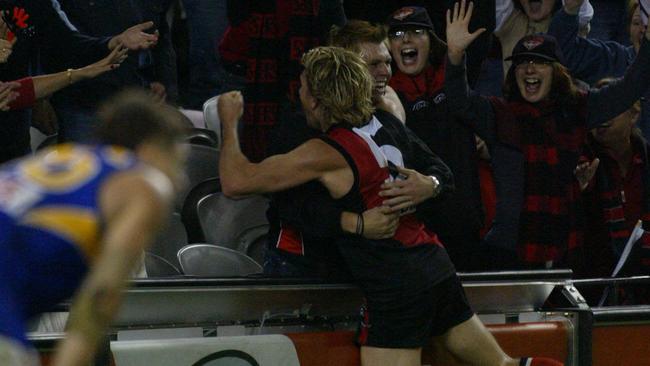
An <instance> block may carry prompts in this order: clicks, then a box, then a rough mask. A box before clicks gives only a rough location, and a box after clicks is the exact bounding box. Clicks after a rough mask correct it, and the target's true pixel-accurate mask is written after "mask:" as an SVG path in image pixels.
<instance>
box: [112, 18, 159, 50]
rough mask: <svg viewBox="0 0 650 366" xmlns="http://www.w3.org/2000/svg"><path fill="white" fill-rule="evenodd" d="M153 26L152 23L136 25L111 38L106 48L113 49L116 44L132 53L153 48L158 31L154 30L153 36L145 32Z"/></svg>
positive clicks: (156, 40)
mask: <svg viewBox="0 0 650 366" xmlns="http://www.w3.org/2000/svg"><path fill="white" fill-rule="evenodd" d="M153 26H154V23H153V22H144V23H140V24H136V25H134V26H133V27H131V28H129V29H127V30H125V31H124V32H122V33H120V34H119V35H117V36H115V37H113V38H111V40H110V42H109V43H108V48H110V49H113V48H114V47H115V46H117V45H118V44H122V45H124V47H126V48H128V49H129V50H132V51H137V50H144V49H149V48H151V47H154V46H155V45H156V44H157V43H158V36H159V34H158V31H157V30H156V31H155V32H154V34H149V33H146V32H145V31H146V30H147V29H150V28H151V27H153Z"/></svg>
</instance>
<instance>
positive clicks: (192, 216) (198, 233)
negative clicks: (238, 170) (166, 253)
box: [181, 178, 221, 243]
mask: <svg viewBox="0 0 650 366" xmlns="http://www.w3.org/2000/svg"><path fill="white" fill-rule="evenodd" d="M218 192H221V182H220V181H219V178H210V179H206V180H205V181H203V182H201V183H199V184H197V185H196V186H194V188H192V189H191V190H190V192H189V193H188V194H187V197H186V198H185V202H183V207H182V209H181V219H182V221H183V225H185V229H186V230H187V239H188V243H203V242H205V241H206V240H205V234H204V233H203V229H201V222H200V221H199V210H198V206H199V202H200V201H201V200H202V199H204V198H205V197H207V196H209V195H211V194H214V193H218Z"/></svg>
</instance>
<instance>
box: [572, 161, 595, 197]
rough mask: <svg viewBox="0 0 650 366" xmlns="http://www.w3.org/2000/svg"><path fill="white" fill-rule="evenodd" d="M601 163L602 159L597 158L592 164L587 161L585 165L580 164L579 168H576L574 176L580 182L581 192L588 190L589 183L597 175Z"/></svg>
mask: <svg viewBox="0 0 650 366" xmlns="http://www.w3.org/2000/svg"><path fill="white" fill-rule="evenodd" d="M599 163H600V159H598V158H595V159H594V160H592V161H591V163H590V162H588V161H585V162H584V163H580V164H578V166H576V168H575V170H574V171H573V174H574V175H575V176H576V179H577V180H578V184H580V190H581V191H584V190H585V189H587V186H588V185H589V182H590V181H591V179H592V178H593V177H594V175H595V174H596V170H598V164H599Z"/></svg>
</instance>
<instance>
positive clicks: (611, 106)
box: [587, 27, 650, 128]
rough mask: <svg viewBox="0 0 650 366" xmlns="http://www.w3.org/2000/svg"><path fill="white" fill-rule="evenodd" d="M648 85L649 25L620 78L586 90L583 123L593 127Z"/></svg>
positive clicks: (627, 104) (629, 103)
mask: <svg viewBox="0 0 650 366" xmlns="http://www.w3.org/2000/svg"><path fill="white" fill-rule="evenodd" d="M649 87H650V27H648V28H647V29H646V33H645V37H644V39H643V41H642V42H641V48H640V49H639V53H638V55H637V57H636V59H635V60H634V63H632V65H630V67H629V68H628V69H627V71H626V72H625V75H624V76H623V78H622V79H619V80H617V81H615V82H613V83H611V84H609V85H607V86H605V87H603V88H601V89H593V90H591V91H590V92H589V97H588V98H589V99H588V105H587V107H588V113H589V114H588V119H587V126H588V127H589V128H593V127H597V126H598V125H600V124H602V123H605V122H607V121H609V120H610V119H612V118H614V117H616V116H618V115H619V114H621V113H623V112H625V111H626V110H627V109H629V108H630V106H632V104H634V103H635V102H636V101H637V100H639V99H641V97H643V95H644V94H645V93H646V92H647V91H648V89H649Z"/></svg>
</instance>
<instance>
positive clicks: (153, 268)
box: [144, 252, 181, 278]
mask: <svg viewBox="0 0 650 366" xmlns="http://www.w3.org/2000/svg"><path fill="white" fill-rule="evenodd" d="M144 268H145V269H146V271H147V277H148V278H152V277H170V276H180V275H181V271H179V270H178V268H176V266H174V265H173V264H171V263H170V262H169V261H168V260H166V259H165V258H163V257H161V256H159V255H156V254H153V253H150V252H145V253H144Z"/></svg>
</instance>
